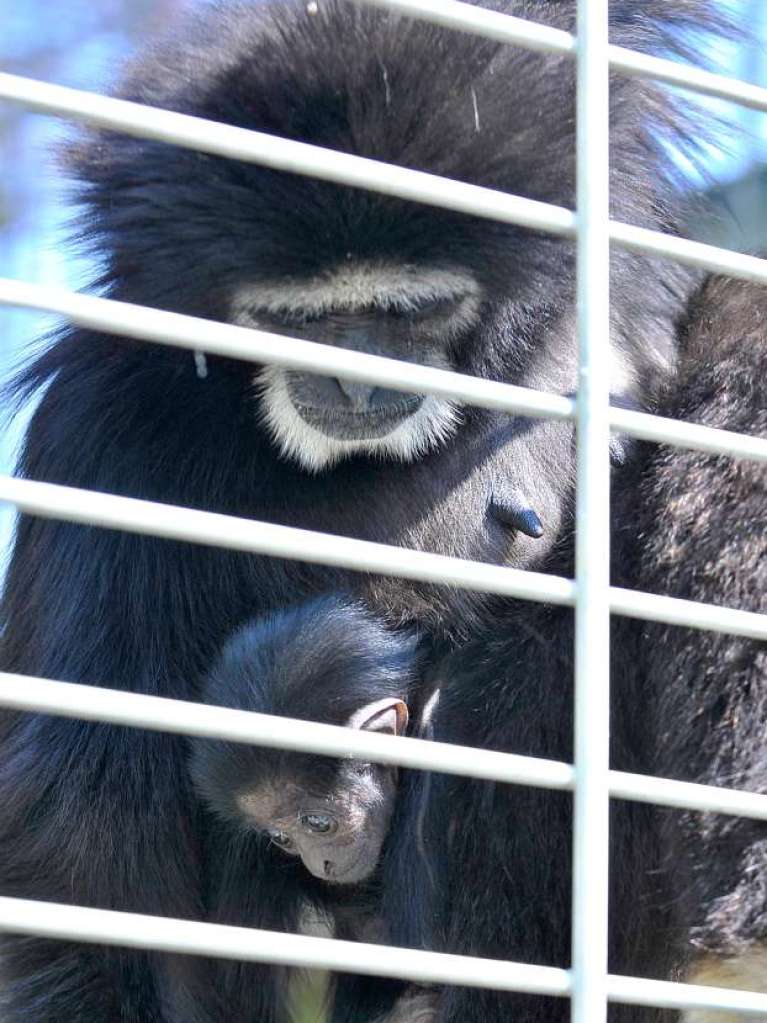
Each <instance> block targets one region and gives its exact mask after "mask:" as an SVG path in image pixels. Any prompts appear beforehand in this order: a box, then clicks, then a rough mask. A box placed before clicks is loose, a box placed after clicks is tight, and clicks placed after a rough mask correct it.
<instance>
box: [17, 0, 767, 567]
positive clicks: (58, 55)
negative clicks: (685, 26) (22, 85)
mask: <svg viewBox="0 0 767 1023" xmlns="http://www.w3.org/2000/svg"><path fill="white" fill-rule="evenodd" d="M194 2H195V0H85V2H84V0H0V26H2V30H1V31H0V68H1V69H2V70H4V71H10V72H13V73H17V74H23V75H28V76H30V77H33V78H39V79H44V80H47V81H53V82H56V83H59V84H62V85H70V86H73V87H76V88H82V89H92V90H103V89H106V88H108V86H109V84H110V82H111V81H112V79H113V78H114V76H115V74H116V72H117V69H118V68H119V65H120V63H121V61H122V60H123V59H124V58H125V57H126V56H127V55H129V54H130V53H131V52H132V51H133V50H134V49H135V48H136V46H138V45H139V44H140V43H141V41H142V40H144V39H146V38H148V37H151V36H152V35H153V34H155V33H157V32H159V31H162V30H163V28H164V27H165V26H166V25H167V24H168V23H169V21H171V20H172V18H173V16H174V15H175V14H177V13H178V12H179V11H180V10H181V9H182V8H183V7H186V6H190V5H191V4H192V3H194ZM728 6H729V7H730V8H731V9H733V10H734V11H735V12H736V13H737V15H738V17H739V18H741V19H742V22H743V24H744V26H746V27H747V28H748V29H749V31H750V32H751V33H752V34H753V35H755V36H756V38H757V41H756V42H755V43H754V45H752V46H743V45H740V46H736V45H734V44H731V43H728V44H726V45H724V44H718V45H712V47H711V52H712V58H713V60H714V61H715V63H716V65H717V69H719V70H721V71H722V72H724V73H727V74H731V75H734V76H737V77H742V78H745V79H748V80H750V81H755V82H761V83H763V84H767V0H729V2H728ZM710 107H711V109H712V112H714V113H715V114H717V115H718V116H719V118H720V119H721V121H722V122H723V124H725V125H732V126H733V127H736V128H737V129H738V132H737V133H736V134H735V135H733V136H731V137H725V135H726V134H727V133H725V134H723V139H722V147H720V148H719V149H716V148H714V147H712V148H711V149H710V151H709V154H708V164H709V166H708V170H709V171H710V172H711V173H712V174H713V175H714V176H715V177H716V178H717V179H718V180H720V181H727V180H731V179H733V178H736V177H738V176H739V175H742V174H743V173H745V172H747V170H748V168H749V167H750V166H752V165H754V164H756V163H759V162H767V116H764V115H759V114H757V113H754V112H749V111H743V110H741V109H739V108H737V107H734V106H733V105H731V104H724V103H715V102H711V103H710ZM69 131H71V129H70V128H69V127H68V126H67V125H66V123H64V122H62V121H58V120H56V119H53V118H47V117H41V116H39V115H35V114H28V113H26V112H25V111H23V110H22V109H20V108H15V107H12V106H11V105H9V104H4V103H3V102H2V101H0V276H7V277H15V278H19V279H24V280H29V281H37V282H41V283H50V284H57V285H63V286H67V287H71V288H78V287H82V286H83V285H84V284H85V283H86V282H87V280H88V275H89V267H88V265H87V263H86V262H85V261H84V260H83V259H82V258H80V257H78V256H77V254H76V253H74V252H73V251H72V250H71V249H70V248H68V247H67V246H66V244H65V236H66V222H67V220H66V218H67V212H66V185H65V183H64V181H63V179H62V178H61V177H60V176H59V175H58V174H57V170H56V164H55V155H54V154H55V148H56V145H57V143H58V142H60V141H61V140H62V139H63V138H65V137H66V133H67V132H69ZM49 325H50V323H49V322H46V320H45V318H44V317H41V316H40V315H39V314H35V313H24V312H19V311H14V310H8V309H3V308H1V307H0V378H2V379H5V378H6V377H7V375H8V373H9V372H10V371H11V369H12V367H13V366H14V365H15V364H16V363H17V362H18V360H19V358H20V357H21V356H22V353H28V352H29V350H30V346H31V345H33V344H34V341H35V338H37V337H39V336H40V334H41V333H42V332H43V331H44V330H45V329H46V327H47V326H49ZM22 427H23V420H18V421H16V423H15V424H14V425H13V426H10V427H9V426H8V425H7V424H6V423H4V422H2V421H0V472H8V471H10V470H11V469H12V465H13V460H14V452H15V450H16V448H17V445H18V440H19V437H20V434H21V430H22ZM11 523H12V515H11V512H10V510H6V511H5V512H0V550H2V549H4V548H5V547H6V546H7V537H8V534H9V530H10V527H11Z"/></svg>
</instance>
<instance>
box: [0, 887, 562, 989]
mask: <svg viewBox="0 0 767 1023" xmlns="http://www.w3.org/2000/svg"><path fill="white" fill-rule="evenodd" d="M0 931H11V932H14V933H16V934H35V935H40V936H42V937H48V938H67V939H71V940H74V941H85V942H91V943H96V942H98V943H101V942H107V943H109V944H115V945H123V946H127V947H128V948H146V949H155V950H157V951H162V952H175V953H179V954H181V955H204V956H212V957H214V958H216V959H241V960H243V961H245V962H260V963H284V964H287V965H290V966H296V967H301V968H304V969H310V970H332V971H334V972H340V973H364V974H370V975H372V976H375V977H401V978H403V979H406V980H412V981H414V982H416V983H421V984H457V983H460V984H464V985H466V986H467V987H480V988H494V989H497V990H499V991H524V992H531V993H534V994H547V995H567V994H568V993H569V991H570V975H569V973H568V971H567V970H557V969H554V968H553V967H548V966H529V965H527V964H525V963H509V962H501V961H499V960H494V959H479V958H474V957H471V956H457V955H446V954H444V953H440V952H423V951H420V950H416V949H410V948H391V947H389V946H386V945H367V944H363V943H361V942H356V941H337V940H335V939H332V938H312V937H308V936H305V935H296V934H283V933H281V932H279V931H260V930H250V929H247V928H245V927H231V926H225V925H222V924H207V923H199V922H197V921H194V920H175V919H172V918H168V917H160V916H142V915H139V914H137V913H117V912H114V911H113V910H103V909H86V908H85V907H81V906H66V905H59V904H56V903H53V902H32V901H30V900H26V899H10V898H2V897H0Z"/></svg>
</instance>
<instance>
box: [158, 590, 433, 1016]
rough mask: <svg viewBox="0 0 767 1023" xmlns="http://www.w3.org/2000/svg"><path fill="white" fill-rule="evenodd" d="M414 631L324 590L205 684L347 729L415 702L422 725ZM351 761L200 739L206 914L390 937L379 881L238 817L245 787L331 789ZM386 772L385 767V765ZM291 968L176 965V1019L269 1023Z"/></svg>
mask: <svg viewBox="0 0 767 1023" xmlns="http://www.w3.org/2000/svg"><path fill="white" fill-rule="evenodd" d="M415 653H416V650H415V637H414V636H413V635H412V634H408V633H406V632H402V631H401V630H400V631H398V632H397V633H393V632H391V631H390V630H387V629H386V628H384V627H383V625H381V624H380V623H379V622H377V621H376V620H375V619H373V618H372V617H371V616H370V615H369V614H368V613H366V612H365V611H364V610H363V609H362V608H361V607H360V606H359V605H357V604H355V603H354V602H350V601H349V600H348V599H345V598H343V597H335V596H333V597H324V598H320V599H317V600H314V601H310V602H309V603H307V604H304V605H300V606H298V607H295V608H292V609H290V610H288V611H285V612H280V613H273V614H271V615H269V616H266V617H264V618H262V619H256V620H253V621H251V622H248V623H247V624H246V625H245V626H243V627H242V628H241V629H240V630H239V632H238V633H236V634H235V635H234V636H232V637H231V638H230V639H229V640H228V641H227V643H226V644H225V646H224V649H223V651H222V652H221V655H220V656H219V657H218V658H217V660H216V662H215V664H214V666H213V668H212V670H211V672H210V673H209V675H208V677H207V679H206V682H205V688H204V693H203V695H204V699H205V701H206V702H209V703H213V704H218V705H220V706H226V707H233V708H236V709H238V710H249V711H256V712H259V713H262V714H276V715H278V716H281V717H292V718H301V719H305V720H308V721H320V722H322V723H324V724H332V725H346V724H347V723H348V721H349V719H350V717H351V715H352V714H353V713H354V712H355V711H357V710H359V709H360V708H362V707H364V706H367V705H368V704H371V703H373V702H375V701H378V700H381V699H383V698H385V697H391V698H396V699H399V700H402V701H403V702H404V703H406V704H407V705H408V707H409V708H411V710H412V713H413V717H412V719H411V720H412V723H413V725H414V728H415V731H416V732H417V717H416V707H417V704H418V698H417V696H416V684H417V681H418V676H417V672H416V658H415ZM348 768H349V764H348V761H346V762H339V761H338V760H334V759H332V758H327V757H319V756H313V755H309V754H300V753H294V752H289V751H279V750H271V751H270V750H264V749H258V748H257V747H253V746H248V745H243V744H241V743H222V742H214V741H212V740H202V739H198V740H194V741H193V742H192V743H191V764H190V770H191V774H192V778H193V780H194V783H195V787H196V790H197V792H198V794H199V795H200V796H201V797H202V798H203V799H204V801H205V803H206V804H207V807H208V808H209V809H208V810H207V811H206V813H205V814H204V818H203V822H202V823H203V831H204V834H205V843H206V852H207V859H208V862H209V863H210V864H211V876H210V878H209V881H208V886H207V888H206V894H205V902H206V905H205V919H207V920H210V921H213V922H216V923H227V924H234V925H240V926H251V927H254V926H259V927H269V928H272V929H274V930H279V931H290V932H292V933H297V932H298V931H299V930H300V929H301V927H302V925H303V926H305V925H306V919H307V914H309V916H310V918H311V919H312V920H313V921H314V923H315V926H316V924H317V923H318V922H321V923H322V924H323V925H324V927H325V928H326V929H330V930H332V932H333V933H334V934H335V935H336V937H339V938H345V939H347V940H355V939H356V940H367V941H371V940H380V939H381V937H382V934H381V933H380V931H381V928H380V912H379V905H378V902H379V897H380V896H379V890H378V884H377V879H376V878H375V877H373V878H371V879H369V880H367V881H365V882H363V883H362V884H357V885H352V886H346V885H332V884H328V883H326V882H323V881H321V880H318V879H317V878H316V877H314V876H312V874H310V873H309V871H308V870H307V869H306V868H305V867H304V865H303V864H302V863H301V861H300V859H298V858H292V857H289V856H288V855H287V854H286V853H284V852H283V851H281V850H280V849H278V848H276V847H275V846H273V845H271V844H270V842H269V839H268V837H267V836H265V835H263V834H259V833H257V832H256V831H254V830H252V829H250V830H246V829H245V827H244V826H243V824H242V822H241V821H240V820H238V818H239V817H240V816H241V811H238V810H237V809H236V808H235V806H234V796H235V793H236V792H237V791H238V790H240V789H241V788H242V786H243V785H244V784H248V785H256V784H263V783H267V782H270V781H271V782H273V783H274V784H278V785H285V784H286V783H287V782H288V781H289V780H294V781H295V782H296V783H297V784H299V785H301V786H302V787H306V788H307V790H313V791H317V790H319V791H323V792H327V793H332V792H333V791H334V790H335V789H336V787H337V786H338V785H339V784H340V785H343V779H339V777H338V774H339V769H341V770H343V769H348ZM381 770H384V769H383V768H382V769H381ZM288 976H289V975H288V971H286V970H284V969H279V968H278V969H265V968H262V967H258V966H252V965H250V966H248V965H245V964H242V963H232V962H226V961H221V962H210V963H203V962H199V961H197V960H189V961H186V962H184V961H183V960H180V959H179V960H173V961H172V963H171V968H170V970H169V977H168V979H169V985H168V991H169V994H168V1008H169V1010H170V1011H169V1015H170V1016H171V1018H173V1019H179V1020H187V1021H188V1020H193V1021H198V1020H199V1021H202V1020H208V1019H210V1020H211V1021H213V1020H224V1019H234V1018H240V1014H241V1013H242V1011H243V1007H244V1006H247V1011H248V1013H249V1018H252V1019H254V1020H258V1021H260V1023H267V1021H269V1020H277V1019H280V1018H284V1016H285V1014H286V1012H287V1011H288V999H289V994H290V982H289V980H288Z"/></svg>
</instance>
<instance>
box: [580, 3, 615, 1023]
mask: <svg viewBox="0 0 767 1023" xmlns="http://www.w3.org/2000/svg"><path fill="white" fill-rule="evenodd" d="M607 3H608V0H578V32H577V38H578V47H577V86H578V102H577V171H578V174H577V177H578V185H577V211H576V212H577V226H578V288H577V298H578V340H579V346H580V356H579V360H580V361H579V365H580V372H579V380H578V401H577V418H576V422H577V437H578V493H577V500H576V526H577V534H576V559H575V561H576V583H577V594H576V608H575V767H576V774H575V778H576V780H575V792H574V802H575V805H574V845H573V934H572V962H573V1000H572V1021H573V1023H604V1021H605V1020H606V1018H607V898H608V866H609V851H608V818H609V787H608V768H609V719H610V716H609V647H610V638H609V632H610V610H609V597H608V590H609V582H610V550H609V540H608V538H609V518H610V516H609V486H610V462H609V455H608V445H609V418H608V404H609V380H608V366H609V361H610V360H609V358H608V343H609V318H610V300H609V274H610V240H609V239H610V236H609V201H608V199H609V197H608V189H609V166H608V161H609V100H608V69H609V63H608V42H607V39H608V33H607Z"/></svg>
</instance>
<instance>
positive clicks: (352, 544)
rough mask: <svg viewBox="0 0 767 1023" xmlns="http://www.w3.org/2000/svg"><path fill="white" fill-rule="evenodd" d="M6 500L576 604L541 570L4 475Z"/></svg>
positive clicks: (283, 554) (183, 536)
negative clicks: (394, 545) (527, 569)
mask: <svg viewBox="0 0 767 1023" xmlns="http://www.w3.org/2000/svg"><path fill="white" fill-rule="evenodd" d="M0 501H7V502H8V503H9V504H15V505H16V507H17V508H19V509H20V510H21V511H24V512H28V513H29V514H32V515H41V516H43V517H46V518H54V519H63V520H65V521H68V522H82V523H85V524H89V525H94V526H102V527H104V528H106V529H124V530H126V531H127V532H129V533H145V534H148V535H150V536H162V537H166V538H169V539H173V540H184V541H187V542H191V543H202V544H208V545H210V546H212V547H225V548H227V549H229V550H236V551H249V552H252V553H254V554H266V555H268V556H269V557H277V558H287V559H289V560H291V561H309V562H314V563H317V564H323V565H325V564H327V565H336V566H339V567H341V568H348V569H351V570H352V571H354V572H376V573H378V574H379V575H391V576H396V577H399V578H402V579H418V580H420V581H422V582H432V583H445V584H447V585H450V586H456V587H458V588H459V589H467V590H478V591H481V592H487V593H498V594H503V595H505V596H508V597H521V598H522V599H523V600H539V601H544V602H547V603H552V604H571V603H572V602H573V601H574V599H575V596H574V594H575V584H574V583H573V582H572V581H571V580H569V579H563V578H561V577H559V576H554V575H544V574H543V573H542V572H527V571H523V570H522V569H516V568H506V567H502V566H500V565H490V564H485V563H484V562H479V561H463V560H461V559H459V558H448V557H445V556H444V555H441V554H429V553H428V552H426V551H418V550H410V549H409V548H405V547H390V546H387V545H386V544H381V543H371V542H370V541H368V540H353V539H351V538H350V537H345V536H333V535H331V534H329V533H316V532H313V531H311V530H308V529H295V528H293V527H291V526H278V525H275V524H273V523H271V522H258V521H255V520H253V519H242V518H236V517H234V516H231V515H219V514H217V513H215V512H204V511H197V510H195V509H193V508H182V507H179V506H178V505H170V504H159V503H156V502H153V501H139V500H137V499H136V498H132V497H117V496H115V495H114V494H102V493H98V492H96V491H93V490H78V489H77V488H75V487H62V486H59V485H58V484H53V483H38V482H37V481H34V480H25V479H15V478H13V477H11V476H4V475H0Z"/></svg>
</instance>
